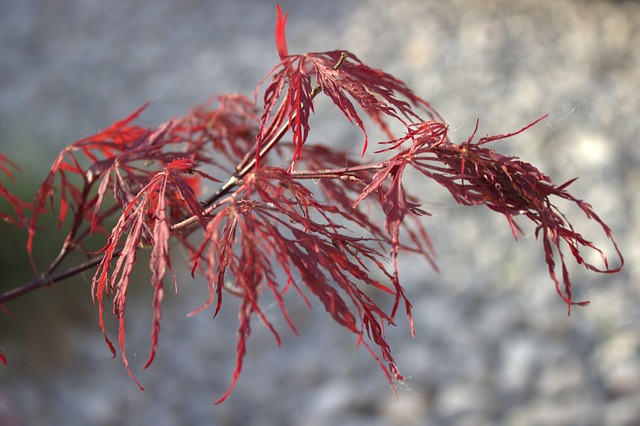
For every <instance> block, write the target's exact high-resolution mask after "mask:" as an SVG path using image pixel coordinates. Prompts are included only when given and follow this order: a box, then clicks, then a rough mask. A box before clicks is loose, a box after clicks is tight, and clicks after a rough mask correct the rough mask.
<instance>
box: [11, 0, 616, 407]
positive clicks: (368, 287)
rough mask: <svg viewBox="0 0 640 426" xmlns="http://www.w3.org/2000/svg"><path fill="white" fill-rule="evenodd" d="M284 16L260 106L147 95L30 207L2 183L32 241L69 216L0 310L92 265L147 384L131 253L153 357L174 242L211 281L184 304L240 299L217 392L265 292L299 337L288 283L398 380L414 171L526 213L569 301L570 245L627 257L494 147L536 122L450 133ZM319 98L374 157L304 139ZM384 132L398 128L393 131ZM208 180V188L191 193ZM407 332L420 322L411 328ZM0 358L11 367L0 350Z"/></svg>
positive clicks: (419, 218) (420, 104)
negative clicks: (456, 138) (302, 39)
mask: <svg viewBox="0 0 640 426" xmlns="http://www.w3.org/2000/svg"><path fill="white" fill-rule="evenodd" d="M286 20H287V16H286V15H285V16H283V15H282V12H281V10H280V8H279V7H278V9H277V22H276V48H277V52H278V54H279V58H280V62H279V63H278V64H277V65H276V67H274V68H273V69H272V71H271V72H270V73H269V74H268V75H267V77H266V78H265V80H264V81H263V83H261V84H260V85H259V86H258V88H257V89H256V94H255V99H256V101H255V102H252V101H251V100H250V99H248V98H246V97H243V96H241V95H227V96H222V97H220V98H218V99H217V105H215V106H212V105H211V104H207V105H203V106H200V107H198V108H195V109H194V110H192V111H190V112H189V113H188V114H187V115H185V116H184V117H178V118H174V119H172V120H170V121H168V122H166V123H164V124H162V125H160V126H158V127H157V128H155V129H149V128H145V127H141V126H138V125H135V124H133V123H134V121H135V120H136V119H138V118H139V116H140V114H141V113H142V112H143V110H144V108H145V107H144V106H143V107H142V108H140V109H139V110H138V111H136V112H134V113H133V114H132V115H130V116H129V117H127V118H126V119H124V120H122V121H119V122H116V123H115V124H113V125H112V126H111V127H109V128H107V129H105V130H103V131H100V132H99V133H97V134H95V135H93V136H90V137H88V138H85V139H82V140H80V141H77V142H75V143H73V144H71V145H69V147H67V148H66V149H64V150H63V151H62V152H61V153H60V155H59V156H58V157H57V159H56V160H55V161H54V163H53V165H52V167H51V169H50V172H49V174H48V176H47V177H46V179H45V181H44V182H43V184H42V185H41V187H40V188H39V190H38V191H37V193H36V196H35V198H34V201H33V204H31V205H30V204H27V203H24V202H23V201H20V200H19V199H18V198H17V197H15V196H13V195H12V194H11V193H10V192H9V191H8V190H7V189H5V187H4V186H2V185H0V196H2V197H4V198H6V199H7V200H8V201H9V205H10V206H11V208H12V210H13V212H12V213H0V214H1V216H0V217H2V219H4V220H5V221H7V222H9V223H11V224H14V225H17V226H24V227H26V228H27V231H28V233H29V239H28V244H27V252H28V253H29V254H31V253H32V250H33V244H34V243H35V242H36V240H37V229H38V219H39V218H40V216H41V215H43V214H45V213H46V212H48V211H52V212H53V213H54V214H55V215H56V216H57V218H58V221H59V225H60V227H63V226H65V227H66V226H68V231H67V234H66V236H65V239H64V242H63V244H62V247H61V250H60V253H59V254H58V256H57V257H56V258H55V259H54V260H53V261H52V262H51V264H50V265H48V266H47V267H46V269H45V270H44V271H39V278H38V279H36V280H35V281H33V282H31V283H29V284H26V285H24V286H21V287H18V288H16V289H14V290H11V291H8V292H6V293H4V294H3V295H0V306H2V305H1V304H2V303H5V302H7V301H9V300H12V299H15V298H17V297H19V296H21V295H24V294H25V293H27V292H29V291H32V290H34V289H36V288H40V287H43V286H45V285H51V284H54V283H57V282H59V281H62V280H64V279H66V278H67V277H69V276H72V275H75V274H78V273H80V272H82V271H85V270H89V269H93V270H94V271H95V272H94V277H93V280H92V286H91V293H92V295H93V298H94V302H95V304H96V305H97V308H98V314H99V324H100V327H101V329H102V331H103V333H104V337H105V340H106V342H107V345H108V347H109V349H110V350H111V352H112V353H113V354H114V356H115V355H116V347H115V346H114V345H113V344H112V342H111V339H110V337H109V336H108V333H107V330H106V327H105V323H104V315H105V308H107V307H108V305H109V304H111V310H112V312H113V314H114V315H115V316H116V318H117V319H118V322H119V331H118V345H119V347H120V352H121V356H122V359H123V362H124V364H125V366H126V368H127V371H128V372H129V374H130V376H131V377H132V378H133V379H134V380H135V381H136V383H138V385H139V386H140V387H141V388H142V386H141V385H140V383H139V382H138V380H137V379H136V378H135V376H134V374H133V372H132V371H131V370H130V368H129V365H128V360H127V356H126V351H125V337H126V325H125V306H126V302H127V295H128V291H129V287H130V285H132V284H133V283H132V282H131V274H132V273H133V271H134V270H135V269H136V268H138V267H141V266H140V265H139V262H138V256H139V254H140V253H141V251H143V250H147V251H149V252H150V256H149V261H148V270H149V272H150V276H151V278H150V284H151V286H152V288H153V301H152V308H153V313H154V315H153V319H152V324H151V342H152V343H151V348H150V353H149V357H148V360H147V362H146V364H145V368H146V367H148V366H149V365H150V364H151V363H152V362H153V359H154V356H155V353H156V348H157V344H158V338H159V331H160V323H161V307H162V301H163V297H164V291H165V287H166V285H167V283H169V284H170V285H172V286H173V287H175V286H177V285H178V283H177V281H178V280H177V277H176V274H175V273H174V267H173V265H172V257H171V252H172V251H174V250H175V249H176V248H180V249H181V250H182V251H183V252H186V253H188V254H189V256H190V264H189V265H188V267H189V268H190V269H191V271H192V274H193V275H195V274H201V275H202V276H203V277H204V278H205V280H206V283H207V285H208V293H209V296H208V298H207V300H205V301H204V302H203V304H202V306H201V307H200V308H198V309H197V310H196V311H194V312H192V313H191V314H192V315H193V314H197V313H198V312H201V311H203V310H207V309H209V308H211V309H213V312H214V316H215V315H216V314H217V313H218V311H219V309H220V307H221V305H222V302H223V298H224V297H225V295H226V296H227V297H229V296H231V297H234V298H238V299H239V326H238V334H237V335H238V341H237V360H236V369H235V371H234V373H233V377H232V380H231V385H230V386H229V389H228V390H227V392H225V393H224V394H223V395H222V397H221V398H220V399H219V400H218V402H221V401H223V400H224V399H225V398H227V397H228V395H229V394H230V392H231V390H232V389H233V386H234V384H235V383H236V381H237V379H238V377H239V375H240V372H241V369H242V364H243V360H244V357H245V354H246V344H247V340H248V337H249V335H250V333H251V320H252V318H253V317H254V316H257V317H258V318H259V319H260V320H261V322H262V323H263V324H264V325H265V326H266V327H268V328H269V330H271V332H272V333H273V335H274V336H275V338H276V340H277V341H278V343H279V342H280V338H279V334H278V330H276V327H275V326H274V325H273V324H272V322H271V321H270V320H269V318H268V317H267V316H266V315H265V313H264V312H263V308H262V305H261V300H263V294H264V292H268V293H270V294H271V296H272V297H273V300H275V301H276V303H277V304H278V306H279V308H280V311H281V313H282V315H283V317H284V318H285V320H286V322H287V323H288V325H289V327H290V328H291V329H292V330H293V331H294V332H296V333H297V330H296V326H295V324H294V321H293V319H292V318H291V316H290V315H289V314H288V311H287V308H286V306H285V303H284V300H285V299H284V296H285V294H287V293H288V292H293V293H295V294H297V295H299V296H300V298H301V299H302V300H303V301H304V302H305V303H306V304H307V305H309V306H311V303H310V298H312V297H315V298H317V299H318V301H319V302H320V303H321V304H322V305H323V306H324V308H325V309H326V310H327V312H328V313H329V315H331V317H332V318H333V319H334V320H335V321H336V322H337V323H338V324H339V325H341V326H342V327H344V328H345V329H347V330H348V331H350V332H352V333H354V334H355V336H356V338H357V342H358V343H361V344H362V345H363V346H365V347H366V348H367V350H368V351H369V352H370V353H371V355H372V356H373V357H374V359H375V360H376V361H377V362H378V364H379V365H380V366H381V368H382V370H383V371H384V372H385V374H386V375H387V378H388V379H389V381H390V383H391V384H392V386H393V384H394V383H395V381H396V380H402V376H401V374H400V373H399V371H398V368H397V366H396V363H395V361H394V359H393V356H392V352H391V348H390V347H389V345H388V344H387V342H386V340H385V326H387V325H389V324H393V323H394V318H395V316H396V314H397V311H398V309H399V308H400V307H401V306H402V307H403V309H404V311H405V313H406V315H407V316H408V318H409V320H411V303H410V302H409V299H408V297H407V295H406V294H405V291H404V290H403V287H402V285H401V281H400V273H399V270H398V261H397V260H398V256H400V255H401V254H402V253H416V254H419V255H421V256H423V257H424V259H425V262H426V263H428V264H430V265H431V266H432V267H433V268H436V264H435V260H434V256H435V255H434V250H433V247H432V245H431V241H430V239H429V236H428V234H427V232H426V229H425V228H424V224H423V222H424V221H423V217H424V216H428V214H429V213H428V212H427V211H425V210H423V209H422V208H421V207H420V203H419V200H418V199H417V198H415V197H414V196H412V195H411V194H409V193H408V192H407V190H406V188H405V185H404V183H403V177H404V173H405V171H406V170H408V169H414V170H416V171H418V172H419V173H421V174H422V175H423V176H424V178H425V179H429V180H431V181H434V182H436V183H438V184H440V185H442V186H443V187H444V188H446V189H447V190H448V191H449V192H450V193H451V195H452V197H453V198H454V199H455V200H456V201H457V202H458V203H460V204H462V205H485V206H487V207H488V208H490V209H491V210H494V211H496V212H498V213H501V214H502V215H504V216H505V218H506V219H507V222H508V224H509V226H510V228H511V231H512V233H513V235H514V237H516V238H517V236H518V233H520V232H521V231H520V228H519V226H518V224H517V222H516V218H517V217H522V218H526V219H529V220H530V221H532V222H533V223H534V224H535V226H536V236H537V237H539V238H540V239H541V240H542V248H543V250H544V253H545V259H546V263H547V265H548V269H549V275H550V278H551V280H552V281H553V282H554V284H555V286H556V289H557V292H558V294H559V295H560V296H561V297H562V299H563V300H564V302H565V303H566V304H567V305H568V307H569V308H570V307H571V306H572V305H574V304H579V305H583V304H586V303H587V302H585V301H574V300H573V298H572V294H571V280H570V277H569V273H568V268H567V258H568V257H569V256H567V255H570V256H571V257H573V259H574V260H575V261H576V262H577V263H578V264H582V265H584V266H585V267H586V268H587V269H589V270H592V271H597V272H605V273H613V272H617V271H619V270H620V268H621V267H622V264H623V259H622V255H621V254H620V252H619V250H618V247H617V245H616V243H615V241H614V240H613V237H612V234H611V230H610V229H609V228H608V227H607V225H606V224H605V223H604V222H603V221H602V220H601V219H600V218H599V217H598V216H597V215H596V214H595V213H594V211H593V209H592V207H591V206H590V205H589V204H587V203H586V202H584V201H582V200H579V199H578V198H576V197H574V196H573V195H571V194H570V193H569V192H568V191H567V187H568V186H569V184H570V183H571V182H572V181H569V182H566V183H564V184H561V185H556V184H554V183H553V181H552V180H551V178H549V177H548V176H546V175H545V174H543V173H542V172H541V171H540V170H538V169H537V168H536V167H534V166H533V165H531V164H528V163H526V162H523V161H521V160H519V159H518V158H514V157H507V156H504V155H502V154H499V153H498V152H496V151H494V150H491V149H490V148H488V145H489V144H490V143H491V142H493V141H496V140H501V139H506V138H509V137H511V136H514V135H516V134H518V133H520V132H522V131H524V130H526V129H527V128H529V127H530V126H532V125H534V124H535V123H536V122H534V123H531V124H529V125H527V126H525V127H524V128H522V129H520V130H519V131H517V132H514V133H509V134H504V135H497V136H492V137H489V136H485V137H481V138H479V139H478V140H475V132H474V135H472V136H471V137H470V138H469V139H468V140H466V141H463V142H462V143H454V142H452V141H451V140H450V138H449V134H448V126H447V125H446V124H445V123H444V121H443V120H442V119H441V117H440V116H439V115H438V114H437V112H436V111H434V110H433V108H432V107H431V106H430V104H429V103H428V102H426V101H425V100H423V99H422V98H420V97H418V96H417V95H415V94H414V93H413V92H412V91H411V90H410V89H409V88H408V87H407V86H406V85H405V84H404V83H403V82H401V81H399V80H397V79H396V78H394V77H392V76H391V75H389V74H386V73H384V72H383V71H380V70H377V69H373V68H370V67H368V66H367V65H365V64H364V63H363V62H362V61H360V60H359V59H358V58H357V57H356V56H355V55H353V54H352V53H349V52H345V51H339V50H336V51H331V52H321V53H307V54H304V55H291V54H289V51H288V48H287V43H286V38H285V24H286ZM260 94H262V95H261V102H257V99H259V98H260ZM320 95H325V96H327V97H328V98H329V99H330V101H331V102H332V103H333V104H334V105H335V106H336V107H337V108H338V109H339V110H340V111H341V112H342V113H343V114H344V117H345V118H346V120H347V121H348V122H350V123H354V124H355V125H357V126H358V127H359V128H360V129H361V130H362V132H363V139H364V142H363V144H362V153H363V154H364V153H365V152H369V151H371V149H370V147H369V145H370V143H369V132H368V130H369V129H370V128H369V126H374V127H377V128H378V129H379V130H380V131H381V134H383V135H386V136H387V140H386V141H381V142H379V147H378V148H377V150H374V151H375V152H373V153H370V154H371V155H370V156H367V158H370V160H364V158H365V157H364V156H363V157H362V158H361V159H360V160H354V159H353V158H351V156H348V155H347V153H346V152H342V151H339V150H336V149H331V148H328V147H326V146H323V145H314V144H311V143H310V142H308V138H309V131H310V125H309V118H310V115H311V114H312V113H313V112H314V108H315V105H316V102H317V98H318V97H319V96H320ZM256 104H261V106H260V108H256ZM392 128H393V129H395V128H400V129H403V130H402V131H401V133H402V134H394V133H393V132H392ZM287 135H290V137H289V138H288V137H287ZM10 167H13V164H12V163H10V162H9V161H8V159H7V158H6V157H5V156H4V155H0V170H2V171H3V172H4V173H5V174H6V175H8V176H9V177H11V176H12V175H11V171H10ZM203 180H206V181H208V182H209V183H208V185H206V186H208V187H211V186H214V187H216V190H215V191H214V192H212V193H202V188H203V187H205V185H203V184H202V181H203ZM311 182H312V183H313V184H310V183H311ZM553 197H557V198H558V199H564V200H566V201H569V202H572V203H574V204H575V205H577V207H579V209H581V210H582V211H583V212H584V213H585V214H586V216H587V217H588V218H589V219H591V220H593V221H595V222H596V223H597V224H598V225H599V226H600V227H601V229H602V231H603V233H604V235H605V236H606V238H608V239H609V240H610V241H611V243H612V246H613V250H614V251H615V254H616V256H617V257H618V261H617V262H616V264H615V265H611V264H610V262H609V260H608V259H607V257H606V256H605V254H604V252H603V251H602V250H601V249H600V248H598V247H597V246H595V245H594V244H593V243H592V242H591V241H589V240H588V239H586V238H585V237H584V236H582V235H581V234H580V233H578V232H577V231H576V230H575V229H574V228H573V226H572V225H571V223H570V222H569V220H568V219H567V218H566V216H565V215H564V214H563V212H562V211H560V210H559V209H558V208H557V207H556V206H555V205H554V204H553V202H552V199H553ZM27 211H31V214H30V216H29V215H28V214H27ZM376 212H378V213H379V215H376ZM100 235H102V237H101V238H103V239H102V241H104V246H103V248H102V249H101V250H99V251H97V252H96V251H95V250H94V251H91V250H89V249H88V248H87V246H86V245H85V242H86V240H87V239H88V238H89V237H95V236H100ZM567 248H568V249H569V250H568V251H567V250H566V249H567ZM72 250H81V251H84V252H85V253H87V255H88V260H87V261H86V262H84V263H82V264H80V265H78V266H76V267H74V268H71V269H68V270H66V271H62V272H60V271H59V269H60V265H61V262H62V261H63V259H65V258H67V256H68V255H69V253H70V252H71V251H72ZM584 250H593V251H595V252H596V253H597V254H599V255H600V256H601V258H602V265H601V266H596V265H593V264H591V263H589V262H587V260H586V256H585V255H584V254H583V251H584ZM558 261H559V269H560V272H559V273H558V272H557V269H558V268H557V263H558ZM34 263H35V262H34ZM34 268H36V270H38V268H37V265H35V264H34ZM372 291H373V292H378V293H381V294H387V295H388V296H389V297H391V298H392V300H393V304H392V307H391V308H390V309H389V310H388V311H387V310H385V309H383V308H382V307H381V306H380V305H379V304H378V303H376V302H375V301H374V299H373V298H372V296H371V292H372ZM411 328H412V330H411V332H413V324H412V323H411ZM0 361H2V362H6V359H5V357H4V356H2V354H0Z"/></svg>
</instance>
